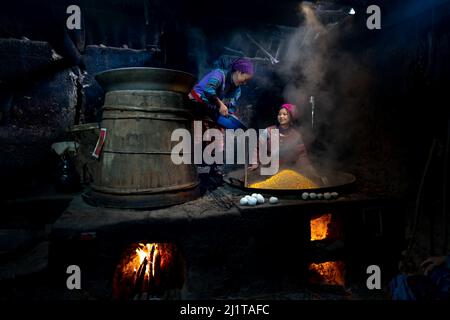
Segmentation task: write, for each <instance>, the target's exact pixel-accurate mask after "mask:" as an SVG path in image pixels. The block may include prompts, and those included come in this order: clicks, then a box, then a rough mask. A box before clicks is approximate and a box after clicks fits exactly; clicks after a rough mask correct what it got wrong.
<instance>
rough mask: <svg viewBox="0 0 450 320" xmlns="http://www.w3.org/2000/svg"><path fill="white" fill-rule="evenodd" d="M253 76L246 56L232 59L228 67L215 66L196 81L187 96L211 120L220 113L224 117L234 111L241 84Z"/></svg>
mask: <svg viewBox="0 0 450 320" xmlns="http://www.w3.org/2000/svg"><path fill="white" fill-rule="evenodd" d="M252 77H253V63H252V62H251V60H250V59H248V58H237V59H234V60H233V61H232V62H231V63H230V65H229V66H228V67H226V66H222V68H216V69H214V70H213V71H211V72H210V73H208V74H207V75H205V76H204V77H203V78H202V80H200V82H198V83H197V84H196V85H195V86H194V88H193V89H192V91H191V93H190V94H189V98H190V99H191V100H192V101H193V102H194V104H195V105H197V106H196V107H199V108H204V111H205V112H206V114H208V115H209V116H210V117H211V118H212V120H213V121H217V119H218V118H219V116H220V115H222V116H224V117H226V116H228V114H233V113H234V112H235V108H236V103H237V100H238V99H239V97H240V96H241V88H240V86H241V85H244V84H246V83H247V82H248V81H249V80H251V79H252Z"/></svg>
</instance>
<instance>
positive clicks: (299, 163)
mask: <svg viewBox="0 0 450 320" xmlns="http://www.w3.org/2000/svg"><path fill="white" fill-rule="evenodd" d="M297 116H298V111H297V107H296V106H295V105H293V104H289V103H286V104H283V105H282V106H281V107H280V110H279V111H278V116H277V120H278V124H277V125H273V126H270V127H268V128H266V129H265V130H264V131H263V133H262V134H261V135H260V136H259V139H260V140H261V139H262V140H265V141H267V144H268V148H267V150H271V148H270V137H271V134H272V130H274V129H278V130H279V136H280V143H279V149H280V150H279V155H280V167H281V166H285V167H291V168H297V169H299V170H300V171H305V172H308V173H309V174H310V175H312V176H314V177H317V178H319V175H318V174H317V172H316V170H315V169H314V167H313V166H312V164H311V162H310V161H309V157H308V153H307V150H306V147H305V144H304V142H303V138H302V135H301V134H300V132H299V131H298V130H297V129H296V128H295V127H294V119H296V117H297ZM257 157H258V152H257V149H255V150H254V151H253V157H252V159H253V161H252V162H255V161H256V159H257ZM258 167H259V163H258V164H253V165H251V166H250V167H249V170H255V169H256V168H258Z"/></svg>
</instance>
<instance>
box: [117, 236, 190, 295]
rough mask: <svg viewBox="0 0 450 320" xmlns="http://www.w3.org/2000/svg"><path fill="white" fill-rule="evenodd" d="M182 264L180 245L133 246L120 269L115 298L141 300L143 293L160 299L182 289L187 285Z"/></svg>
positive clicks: (118, 267) (125, 255) (123, 259)
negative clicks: (169, 291)
mask: <svg viewBox="0 0 450 320" xmlns="http://www.w3.org/2000/svg"><path fill="white" fill-rule="evenodd" d="M181 261H182V260H181V258H180V256H179V253H178V251H177V248H176V246H175V245H173V244H170V243H138V244H134V245H132V246H131V247H130V248H128V250H126V251H125V253H124V255H123V257H122V260H121V262H120V263H119V265H118V266H117V268H116V273H115V274H114V284H113V291H114V297H115V298H125V299H130V298H140V297H141V296H142V294H146V296H147V297H150V296H156V297H159V296H161V295H162V294H164V293H165V290H168V289H174V288H181V287H182V285H183V282H184V274H183V272H182V271H181V270H182V267H183V265H182V263H181ZM180 263H181V265H180ZM180 267H181V268H180Z"/></svg>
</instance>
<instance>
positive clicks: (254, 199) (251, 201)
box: [248, 197, 258, 206]
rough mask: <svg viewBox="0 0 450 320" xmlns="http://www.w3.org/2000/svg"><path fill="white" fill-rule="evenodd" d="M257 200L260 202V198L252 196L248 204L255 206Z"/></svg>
mask: <svg viewBox="0 0 450 320" xmlns="http://www.w3.org/2000/svg"><path fill="white" fill-rule="evenodd" d="M257 202H258V200H257V199H256V198H254V197H250V199H249V200H248V205H249V206H255V205H256V203H257Z"/></svg>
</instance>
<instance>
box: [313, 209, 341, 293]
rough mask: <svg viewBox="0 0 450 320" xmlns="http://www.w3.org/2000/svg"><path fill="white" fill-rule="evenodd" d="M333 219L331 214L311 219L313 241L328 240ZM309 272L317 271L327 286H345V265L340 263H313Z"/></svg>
mask: <svg viewBox="0 0 450 320" xmlns="http://www.w3.org/2000/svg"><path fill="white" fill-rule="evenodd" d="M331 217H332V215H331V213H327V214H323V215H321V216H319V217H317V218H314V219H311V241H315V240H324V239H327V238H328V236H329V232H328V230H329V225H330V223H331ZM309 270H311V271H315V272H316V274H318V275H319V276H320V278H321V280H322V281H323V282H324V283H325V284H328V285H339V286H344V284H345V282H344V263H342V262H340V261H328V262H323V263H311V264H310V266H309Z"/></svg>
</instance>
